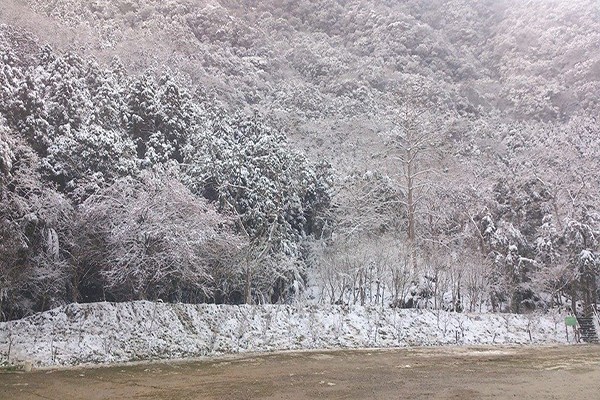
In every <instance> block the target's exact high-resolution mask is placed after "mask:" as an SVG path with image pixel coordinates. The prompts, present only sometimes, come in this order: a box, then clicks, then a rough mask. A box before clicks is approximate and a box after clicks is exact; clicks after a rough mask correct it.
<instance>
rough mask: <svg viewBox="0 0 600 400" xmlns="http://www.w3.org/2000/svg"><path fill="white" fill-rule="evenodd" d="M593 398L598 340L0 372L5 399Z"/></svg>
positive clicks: (599, 377)
mask: <svg viewBox="0 0 600 400" xmlns="http://www.w3.org/2000/svg"><path fill="white" fill-rule="evenodd" d="M576 397H579V398H589V399H598V398H600V346H579V345H578V346H560V347H436V348H408V349H392V350H361V351H319V352H300V353H280V354H267V355H260V356H246V357H237V358H236V357H230V358H223V359H219V360H212V361H191V362H159V363H153V364H139V365H133V366H113V367H102V368H87V369H71V370H38V371H34V372H31V373H24V372H2V373H0V398H2V399H119V400H123V399H138V398H144V399H161V400H162V399H259V398H260V399H291V400H293V399H409V398H410V399H421V398H422V399H425V398H427V399H430V398H435V399H474V398H484V399H486V398H497V399H504V398H516V399H525V398H527V399H567V398H576Z"/></svg>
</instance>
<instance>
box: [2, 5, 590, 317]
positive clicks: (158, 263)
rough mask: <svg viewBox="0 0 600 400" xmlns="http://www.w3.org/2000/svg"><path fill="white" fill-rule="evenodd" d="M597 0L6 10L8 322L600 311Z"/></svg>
mask: <svg viewBox="0 0 600 400" xmlns="http://www.w3.org/2000/svg"><path fill="white" fill-rule="evenodd" d="M599 21H600V3H598V2H597V1H593V0H533V1H529V2H523V1H518V0H501V1H497V0H489V1H475V0H437V1H434V0H427V1H421V0H419V1H417V0H414V1H413V0H407V1H387V0H376V1H369V2H364V1H350V0H348V1H346V0H339V1H331V0H329V1H326V0H313V1H309V0H306V1H289V2H286V1H275V0H269V1H254V0H244V1H235V2H234V1H227V0H222V1H206V2H204V1H191V0H169V1H158V0H154V1H148V0H96V1H86V0H68V1H61V2H55V1H50V0H6V7H4V6H3V9H2V10H0V313H1V314H0V319H2V320H8V319H15V318H20V317H23V316H26V315H29V314H32V313H34V312H38V311H43V310H47V309H49V308H51V307H54V306H57V305H61V304H66V303H71V302H95V301H129V300H138V299H148V300H159V299H160V300H163V301H168V302H189V303H198V302H209V303H228V304H240V303H251V304H259V303H260V304H262V303H295V302H322V303H331V304H362V305H366V304H370V305H380V306H383V307H402V308H415V307H416V308H432V309H444V310H450V311H457V312H465V311H481V310H489V311H498V312H509V311H510V312H517V313H525V312H529V311H531V310H547V309H550V308H555V307H565V308H566V307H571V308H573V307H575V308H578V309H580V310H581V309H582V308H584V307H586V306H589V305H591V304H594V303H597V301H598V294H599V289H600V278H599V275H600V255H599V253H598V251H599V245H600V243H599V241H598V235H599V234H600V203H599V200H600V199H599V195H600V192H599V188H600V187H599V183H600V182H599V178H598V177H599V176H600V121H598V114H599V112H600V96H599V95H600V48H599V47H598V43H600V22H599Z"/></svg>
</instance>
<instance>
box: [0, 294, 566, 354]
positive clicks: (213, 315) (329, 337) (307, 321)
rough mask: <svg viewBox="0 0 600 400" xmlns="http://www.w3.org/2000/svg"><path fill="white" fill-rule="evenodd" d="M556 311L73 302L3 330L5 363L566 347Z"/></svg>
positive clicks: (0, 341) (3, 325) (0, 330)
mask: <svg viewBox="0 0 600 400" xmlns="http://www.w3.org/2000/svg"><path fill="white" fill-rule="evenodd" d="M562 321H563V316H562V315H559V314H545V315H541V314H530V315H514V314H468V313H450V312H445V311H429V310H399V309H391V308H376V307H361V306H350V307H343V306H331V305H310V306H306V305H304V306H299V305H298V306H288V305H263V306H247V305H241V306H228V305H213V304H195V305H193V304H164V303H152V302H147V301H136V302H129V303H93V304H70V305H68V306H64V307H59V308H56V309H53V310H50V311H46V312H43V313H39V314H36V315H33V316H31V317H28V318H25V319H22V320H18V321H10V322H5V323H0V364H3V365H11V364H20V363H23V362H24V361H31V362H33V364H34V365H36V366H67V365H78V364H84V363H116V362H128V361H138V360H152V359H175V358H186V357H201V356H210V355H219V354H231V353H243V352H263V351H276V350H300V349H330V348H383V347H404V346H430V345H452V344H459V345H491V344H498V345H506V344H529V343H536V344H540V343H566V342H567V338H566V335H565V330H564V326H563V324H562Z"/></svg>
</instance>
